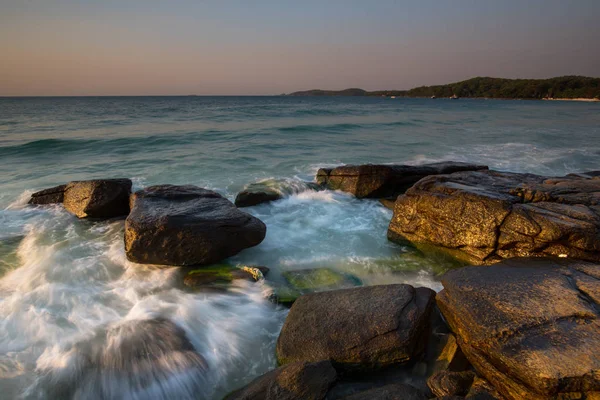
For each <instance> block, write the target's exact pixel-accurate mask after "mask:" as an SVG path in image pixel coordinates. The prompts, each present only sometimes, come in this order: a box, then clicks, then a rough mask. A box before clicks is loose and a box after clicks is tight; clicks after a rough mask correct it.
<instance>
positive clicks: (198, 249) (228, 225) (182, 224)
mask: <svg viewBox="0 0 600 400" xmlns="http://www.w3.org/2000/svg"><path fill="white" fill-rule="evenodd" d="M266 231H267V228H266V226H265V224H263V223H262V221H260V220H259V219H258V218H255V217H253V216H252V215H250V214H247V213H244V212H242V211H240V210H238V209H237V208H236V207H235V206H234V205H233V204H232V203H231V202H230V201H229V200H227V199H225V198H224V197H223V196H221V195H220V194H218V193H216V192H213V191H211V190H206V189H202V188H199V187H196V186H189V185H188V186H174V185H159V186H150V187H148V188H146V189H144V190H140V191H138V192H136V193H134V194H133V195H132V196H131V213H130V214H129V216H128V217H127V220H126V221H125V252H126V254H127V258H128V259H129V260H130V261H134V262H137V263H143V264H161V265H202V264H214V263H217V262H219V261H221V260H223V259H225V258H227V257H231V256H233V255H235V254H237V253H239V252H240V251H242V250H243V249H246V248H248V247H252V246H256V245H258V244H259V243H260V242H262V241H263V239H264V238H265V234H266Z"/></svg>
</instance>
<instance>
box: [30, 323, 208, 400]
mask: <svg viewBox="0 0 600 400" xmlns="http://www.w3.org/2000/svg"><path fill="white" fill-rule="evenodd" d="M69 360H70V364H69V365H66V366H64V367H53V368H51V369H49V370H48V371H45V370H42V371H40V372H41V376H42V378H41V380H40V382H39V384H40V385H41V389H42V390H45V391H47V392H48V393H47V394H48V398H61V399H62V398H94V399H96V398H97V399H116V398H153V397H155V396H157V395H159V397H160V395H161V392H157V388H158V387H162V389H161V390H164V391H165V392H166V393H169V394H170V395H172V396H173V397H174V398H189V397H191V394H192V393H198V392H199V391H201V390H204V388H205V386H206V381H205V380H204V373H205V371H206V370H207V364H206V362H205V360H204V359H203V358H202V356H201V355H200V354H198V353H197V352H196V351H195V349H194V347H193V345H192V344H191V342H190V341H189V339H188V338H187V336H186V334H185V331H184V330H183V329H182V328H180V327H179V326H177V325H176V324H175V323H173V322H171V321H169V320H167V319H164V318H156V319H149V320H131V321H127V322H125V323H122V324H119V325H116V326H114V327H111V328H109V329H108V330H106V331H103V332H99V333H98V334H97V335H96V336H95V337H94V338H92V339H91V340H87V341H84V342H80V343H77V344H76V345H75V346H74V347H73V350H72V351H71V352H70V354H69ZM63 368H64V369H63ZM66 371H68V373H67V372H66Z"/></svg>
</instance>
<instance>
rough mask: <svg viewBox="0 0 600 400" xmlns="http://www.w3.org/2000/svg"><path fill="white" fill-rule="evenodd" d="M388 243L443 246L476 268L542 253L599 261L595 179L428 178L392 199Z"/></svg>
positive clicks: (599, 193)
mask: <svg viewBox="0 0 600 400" xmlns="http://www.w3.org/2000/svg"><path fill="white" fill-rule="evenodd" d="M388 238H389V239H390V240H392V241H397V242H400V243H404V241H405V240H406V239H408V240H410V241H413V242H416V243H430V244H434V245H437V246H442V247H443V248H446V249H447V250H448V251H450V252H451V253H453V254H454V255H456V256H458V257H460V258H464V259H467V260H469V261H470V262H472V263H475V264H485V263H492V262H496V261H499V260H501V259H505V258H511V257H523V256H547V255H553V256H563V257H573V258H579V259H584V260H590V261H596V260H598V261H600V179H589V178H581V177H564V178H545V177H542V176H538V175H531V174H515V173H505V172H496V171H476V172H459V173H454V174H451V175H439V176H430V177H427V178H424V179H422V180H421V181H419V182H418V183H416V184H415V185H414V186H413V187H412V188H411V189H409V190H408V191H407V192H406V194H405V195H403V196H400V197H398V199H397V200H396V205H395V209H394V216H393V218H392V221H391V222H390V226H389V229H388Z"/></svg>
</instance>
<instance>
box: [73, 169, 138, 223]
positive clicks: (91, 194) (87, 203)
mask: <svg viewBox="0 0 600 400" xmlns="http://www.w3.org/2000/svg"><path fill="white" fill-rule="evenodd" d="M131 186H132V183H131V180H130V179H94V180H90V181H75V182H69V183H68V184H67V187H66V188H65V194H64V200H63V205H64V206H65V209H66V210H67V211H69V212H70V213H71V214H74V215H76V216H77V217H79V218H112V217H120V216H124V215H127V214H129V195H130V194H131Z"/></svg>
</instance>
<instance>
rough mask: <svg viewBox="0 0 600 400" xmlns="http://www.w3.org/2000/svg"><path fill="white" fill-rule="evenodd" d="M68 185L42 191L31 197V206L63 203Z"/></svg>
mask: <svg viewBox="0 0 600 400" xmlns="http://www.w3.org/2000/svg"><path fill="white" fill-rule="evenodd" d="M66 188H67V185H59V186H55V187H51V188H48V189H44V190H40V191H39V192H35V193H33V194H32V195H31V199H29V204H34V205H43V204H55V203H62V202H63V199H64V195H65V189H66Z"/></svg>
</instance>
